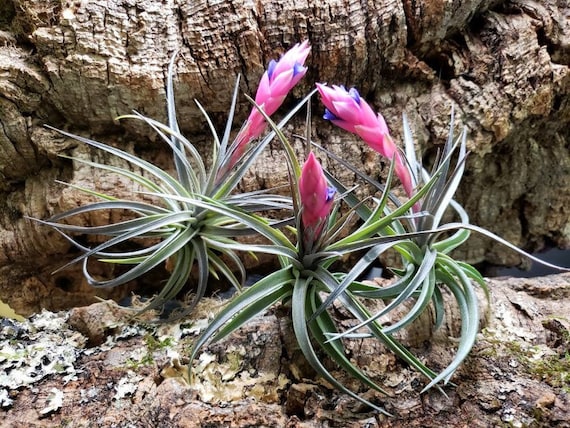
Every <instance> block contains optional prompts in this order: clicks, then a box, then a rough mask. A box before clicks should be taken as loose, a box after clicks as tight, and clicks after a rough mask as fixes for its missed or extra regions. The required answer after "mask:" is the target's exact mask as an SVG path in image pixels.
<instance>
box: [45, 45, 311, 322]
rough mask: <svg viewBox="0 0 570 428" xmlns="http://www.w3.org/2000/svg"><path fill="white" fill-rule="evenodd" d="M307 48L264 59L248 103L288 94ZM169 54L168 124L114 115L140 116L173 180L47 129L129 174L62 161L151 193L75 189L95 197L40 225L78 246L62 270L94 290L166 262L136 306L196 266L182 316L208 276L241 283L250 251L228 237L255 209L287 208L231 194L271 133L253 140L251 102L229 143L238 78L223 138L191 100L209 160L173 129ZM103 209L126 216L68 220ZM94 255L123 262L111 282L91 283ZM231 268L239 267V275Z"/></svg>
mask: <svg viewBox="0 0 570 428" xmlns="http://www.w3.org/2000/svg"><path fill="white" fill-rule="evenodd" d="M309 51H310V47H309V45H308V43H307V42H304V43H302V44H297V45H295V46H294V47H293V48H292V49H291V50H290V51H288V52H287V53H285V54H284V55H283V57H282V58H281V60H279V61H272V62H271V63H270V65H269V69H268V70H267V71H266V72H265V74H264V75H263V77H262V79H261V82H260V85H259V89H258V91H257V95H256V102H257V103H258V104H259V105H260V106H261V107H260V108H261V110H264V111H265V114H267V115H270V114H272V113H274V112H275V111H276V110H277V109H278V107H279V106H280V105H281V103H282V102H283V101H284V99H285V97H286V95H287V93H288V92H289V91H290V90H291V89H292V88H293V87H294V86H295V85H296V84H297V83H298V82H299V80H300V79H301V78H302V77H303V76H304V75H305V73H306V71H307V69H306V67H305V66H304V62H305V60H306V58H307V56H308V54H309ZM175 57H176V54H174V55H173V57H172V60H171V62H170V65H169V68H168V78H167V87H166V101H167V113H168V125H166V124H163V123H160V122H158V121H156V120H154V119H151V118H148V117H145V116H143V115H142V114H139V113H137V112H135V113H134V114H132V115H126V116H121V117H119V119H127V118H130V119H136V120H141V121H143V122H144V123H146V124H147V125H149V126H150V127H151V128H152V129H153V130H154V131H155V132H156V133H157V134H158V135H159V136H160V137H161V139H162V141H164V142H165V143H166V144H168V145H169V146H170V148H171V149H172V153H173V159H174V165H175V168H176V177H173V176H172V175H170V174H168V173H167V172H165V171H163V170H162V169H160V168H159V167H157V166H155V165H153V164H151V163H150V162H147V161H145V160H143V159H141V158H139V157H137V156H135V155H133V154H130V153H127V152H125V151H123V150H120V149H117V148H115V147H112V146H109V145H107V144H103V143H100V142H97V141H94V140H91V139H87V138H84V137H80V136H77V135H73V134H70V133H67V132H64V131H61V130H57V129H56V131H58V132H59V133H61V134H63V135H65V136H67V137H71V138H74V139H76V140H79V141H80V142H83V143H85V144H88V145H90V146H92V147H94V148H97V149H100V150H103V151H105V152H108V153H110V154H112V155H114V156H117V157H118V158H121V159H123V160H125V161H126V162H128V163H129V164H130V165H132V166H133V170H132V171H131V170H130V169H128V168H123V167H116V166H111V165H106V164H101V163H96V162H91V161H88V160H85V159H78V158H69V159H72V160H74V161H76V162H81V163H83V164H87V165H89V166H91V167H94V168H98V169H101V170H105V171H107V172H110V173H114V174H119V175H121V176H124V177H126V178H128V179H130V180H132V181H133V182H134V183H136V184H138V185H139V186H140V187H141V188H142V189H143V190H142V192H141V193H146V194H150V195H151V198H153V200H154V201H157V203H149V202H144V201H142V200H140V198H137V195H134V198H133V199H132V200H126V199H117V198H115V197H114V196H112V195H108V194H103V193H100V192H97V191H96V190H90V189H84V188H81V189H80V190H83V191H85V192H86V193H89V194H92V195H94V196H96V197H97V198H99V199H100V201H98V202H95V203H92V204H89V205H85V206H82V207H79V208H76V209H72V210H70V211H67V212H64V213H61V214H57V215H55V216H53V217H52V218H50V219H48V220H46V221H41V223H43V224H46V225H49V226H51V227H53V228H55V229H56V230H58V231H59V232H61V233H62V234H63V235H64V236H65V237H66V238H67V239H68V240H69V241H71V242H72V243H73V244H74V245H75V246H77V247H78V248H79V249H81V250H82V254H81V255H80V256H79V257H77V258H76V259H74V260H72V261H71V262H70V263H68V264H66V265H65V266H63V267H62V269H63V268H65V267H66V266H68V265H70V264H72V263H76V262H82V263H83V273H84V275H85V277H86V278H87V280H88V282H89V284H91V285H92V286H94V287H115V286H118V285H120V284H124V283H126V282H128V281H131V280H134V279H136V278H138V277H140V276H141V275H144V274H145V273H147V272H149V271H150V270H151V269H153V268H155V267H157V266H159V265H163V264H167V265H168V268H169V270H170V276H169V278H168V280H167V282H166V284H165V285H164V286H163V287H162V289H161V291H160V292H159V294H158V295H157V296H156V297H155V298H154V299H153V300H152V301H151V302H150V303H149V304H148V305H147V306H146V307H145V309H151V308H158V307H160V306H162V305H163V304H164V303H165V302H166V301H168V300H170V299H172V298H174V297H175V296H176V295H177V294H178V293H179V292H180V291H181V290H182V288H183V286H184V285H185V284H186V282H187V280H188V278H189V277H190V275H191V272H192V269H193V267H194V266H197V284H196V286H195V287H194V290H193V291H194V293H195V296H194V299H193V301H192V302H191V304H190V305H188V307H187V308H186V309H185V311H183V312H182V313H179V314H177V315H180V316H182V315H183V314H184V313H188V312H189V311H191V310H192V308H193V307H194V306H195V304H196V303H197V302H198V300H199V299H200V298H201V297H202V296H203V295H204V293H205V290H206V286H207V283H208V278H209V276H210V275H213V276H215V277H219V276H220V275H221V276H222V277H224V278H225V279H226V280H227V281H229V283H230V284H231V285H233V286H234V287H236V288H237V289H240V287H241V284H242V283H243V281H244V278H245V268H244V266H243V264H242V261H241V260H240V258H239V257H238V255H237V251H250V249H249V247H248V246H247V245H246V244H243V243H237V241H234V239H233V238H234V237H237V236H240V235H246V234H252V233H257V232H256V231H255V230H254V229H251V228H250V226H249V222H248V220H249V219H250V218H256V219H257V214H256V213H257V212H262V211H265V210H271V209H283V208H285V209H290V208H291V200H290V198H288V197H282V196H278V195H272V194H270V193H269V192H252V193H244V194H239V195H236V194H233V193H232V192H233V191H234V189H235V187H236V186H237V184H238V183H239V181H240V180H241V179H242V177H243V176H244V174H245V172H246V171H247V169H248V168H249V167H250V166H251V164H252V163H253V162H254V161H255V160H256V158H257V157H258V155H259V154H260V153H261V151H262V150H263V148H264V147H265V146H266V145H267V144H268V143H269V142H270V141H271V139H272V138H273V136H274V132H271V133H269V134H268V135H267V136H265V137H264V138H261V139H259V140H258V141H257V142H256V143H253V141H254V140H256V139H258V138H259V137H260V136H261V135H262V134H263V131H264V128H265V118H264V116H263V115H260V113H259V111H260V110H259V109H258V107H256V108H254V109H253V110H252V113H251V114H250V116H249V118H248V119H247V121H246V122H245V124H244V126H243V127H242V129H241V130H240V131H239V132H238V134H237V136H236V138H235V139H234V140H233V142H232V140H231V130H232V122H233V116H234V111H235V108H236V103H237V98H238V88H239V77H238V80H237V82H236V86H235V89H234V92H233V99H232V103H231V107H230V111H229V115H228V119H227V124H226V127H225V132H224V134H223V136H221V137H219V136H218V134H217V132H216V130H215V127H214V125H213V123H212V121H211V120H210V118H209V116H208V114H207V113H206V111H205V110H204V109H203V107H202V106H201V105H200V103H199V102H198V101H196V104H197V106H198V108H199V109H200V110H201V112H202V113H203V115H204V117H205V119H206V122H207V124H208V128H209V129H210V131H211V134H212V140H213V141H212V156H211V163H210V164H209V165H207V164H206V162H205V161H204V159H203V157H202V156H201V154H200V153H199V152H198V150H197V149H196V148H195V146H194V145H193V144H192V143H191V142H190V141H189V140H188V139H186V138H185V137H184V136H183V135H182V134H181V133H180V129H179V125H178V121H177V118H176V110H175V103H174V91H173V68H174V60H175ZM307 99H308V97H307V98H306V99H305V100H303V101H301V102H300V103H299V104H298V105H297V107H295V108H293V109H292V110H291V111H290V112H289V114H287V115H286V117H285V118H284V119H283V120H282V121H281V122H280V124H279V125H278V126H277V128H276V129H279V128H280V127H282V126H284V125H285V124H286V123H287V121H288V120H289V119H290V118H291V117H292V116H293V115H294V114H295V112H296V111H297V110H298V109H299V108H301V106H303V104H304V103H305V102H306V101H307ZM51 129H54V128H51ZM64 157H65V156H64ZM137 169H138V170H140V171H142V173H138V172H134V171H135V170H137ZM71 186H73V185H71ZM109 211H116V212H120V213H121V214H122V218H125V215H126V216H127V218H128V219H127V220H124V221H120V222H118V223H114V224H109V225H104V226H76V225H73V224H69V222H70V220H72V219H73V217H75V216H78V215H81V214H85V213H97V212H109ZM254 224H256V225H261V226H259V227H266V226H267V224H269V220H264V219H262V218H261V217H260V218H259V219H258V220H256V221H255V222H254ZM77 235H97V236H102V237H105V238H106V240H105V241H104V242H103V243H101V244H99V245H96V246H94V247H93V248H88V247H86V246H85V245H83V244H81V243H80V242H79V241H78V240H77V239H76V238H74V236H77ZM148 238H150V239H151V240H152V241H150V242H154V243H152V244H151V245H148V242H149V241H148V240H147V241H146V245H145V241H143V243H142V244H140V246H139V247H137V248H136V249H135V250H124V247H122V246H123V245H124V244H126V243H131V245H132V243H133V242H135V243H136V242H139V243H140V240H141V239H148ZM227 241H231V242H234V243H235V246H234V247H232V249H229V248H228V247H226V246H225V245H224V244H225V243H226V242H227ZM93 258H95V259H97V260H98V261H99V262H105V263H113V264H118V265H125V266H128V268H127V269H126V271H125V272H124V273H121V274H120V275H118V276H116V277H114V278H111V279H104V280H102V279H97V278H95V277H94V275H92V274H91V273H90V260H91V259H93ZM234 272H239V275H236V274H235V273H234ZM238 277H239V278H238Z"/></svg>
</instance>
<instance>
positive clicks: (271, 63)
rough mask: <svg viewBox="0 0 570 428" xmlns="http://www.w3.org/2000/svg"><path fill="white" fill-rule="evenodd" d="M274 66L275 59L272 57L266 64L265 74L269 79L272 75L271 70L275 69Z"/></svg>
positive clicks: (275, 64)
mask: <svg viewBox="0 0 570 428" xmlns="http://www.w3.org/2000/svg"><path fill="white" fill-rule="evenodd" d="M275 67H277V61H275V60H274V59H272V60H271V61H270V62H269V65H268V66H267V76H268V77H269V80H271V78H272V77H273V72H274V71H275Z"/></svg>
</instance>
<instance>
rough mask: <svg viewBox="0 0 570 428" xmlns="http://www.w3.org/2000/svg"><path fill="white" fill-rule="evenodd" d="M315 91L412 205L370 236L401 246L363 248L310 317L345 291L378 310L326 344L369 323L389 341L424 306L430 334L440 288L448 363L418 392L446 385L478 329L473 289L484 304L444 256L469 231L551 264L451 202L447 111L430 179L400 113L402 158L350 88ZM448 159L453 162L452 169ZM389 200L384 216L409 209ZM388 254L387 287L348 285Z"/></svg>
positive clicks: (473, 275) (453, 183) (364, 215)
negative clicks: (450, 329) (451, 318)
mask: <svg viewBox="0 0 570 428" xmlns="http://www.w3.org/2000/svg"><path fill="white" fill-rule="evenodd" d="M317 87H318V90H319V93H320V95H321V100H322V101H323V104H324V105H325V107H326V108H327V110H326V111H325V115H324V118H325V119H327V120H330V121H331V122H332V123H334V124H336V125H338V126H340V127H341V128H343V129H346V130H349V131H351V132H355V133H356V134H358V135H359V136H360V137H361V138H362V139H363V140H364V141H365V142H366V143H368V145H369V146H370V147H372V148H373V149H375V150H376V151H378V152H379V153H380V154H382V155H384V156H389V157H391V158H392V160H393V166H395V170H396V174H397V175H398V176H399V178H400V180H401V181H402V184H403V186H404V188H405V190H406V193H407V194H408V195H409V196H410V197H411V199H410V200H417V202H416V203H415V204H414V207H413V209H412V210H411V211H409V212H408V213H407V215H404V216H400V217H398V218H395V219H394V220H393V221H392V222H391V223H390V224H389V225H388V226H387V227H385V228H384V229H380V230H379V231H378V232H379V234H380V236H404V235H406V234H411V235H413V236H412V237H410V238H409V239H407V240H406V241H395V242H393V243H389V244H382V245H378V246H376V247H373V248H371V249H370V250H369V251H368V252H367V253H366V254H365V255H364V256H363V257H362V258H361V259H360V260H359V261H358V262H357V263H356V264H355V265H354V267H353V268H352V269H351V271H350V272H348V273H347V274H346V276H345V277H344V280H343V281H342V282H341V284H340V286H339V287H338V288H336V289H335V290H334V292H332V293H331V294H330V295H329V296H328V298H327V299H326V300H325V302H324V303H323V305H322V306H321V307H320V308H319V309H318V310H317V311H316V313H317V314H319V313H320V312H321V311H324V310H326V308H328V307H329V305H331V304H332V302H333V301H334V300H335V299H337V298H340V297H341V296H342V295H343V294H344V293H346V292H347V291H350V292H351V293H352V294H353V295H355V296H359V297H367V298H371V299H381V300H384V301H385V302H386V306H385V307H384V308H383V309H382V310H380V311H379V312H377V313H375V314H373V315H371V316H370V317H369V318H368V319H367V320H365V321H363V322H361V323H359V324H357V325H355V326H353V327H352V328H349V329H347V330H345V331H343V332H342V333H338V334H335V335H330V336H329V340H331V341H337V340H340V339H342V338H350V337H358V338H361V337H363V335H362V334H359V333H357V332H358V331H360V330H361V329H362V328H364V327H368V328H370V326H371V325H376V326H377V328H379V329H381V331H382V332H383V333H384V334H386V335H389V336H391V335H392V334H394V333H395V332H397V331H399V330H401V329H403V328H405V327H407V326H409V325H410V324H411V323H412V322H413V321H414V320H415V319H417V318H418V317H419V316H420V315H421V314H422V313H423V311H424V310H426V309H427V308H428V307H429V306H430V303H431V304H432V307H433V308H434V310H435V314H436V316H435V324H434V329H437V328H438V327H439V326H440V325H441V324H442V322H443V319H444V304H443V300H444V293H443V290H442V288H443V287H446V288H447V289H448V290H449V291H450V292H451V294H452V295H453V297H454V298H455V301H456V303H457V306H458V307H459V311H460V315H461V337H460V340H459V345H458V349H457V353H456V355H455V358H454V359H453V361H451V362H450V364H449V365H448V366H447V367H446V368H445V369H444V370H442V371H441V372H440V373H439V374H438V375H437V376H435V377H434V378H432V379H431V381H430V382H429V384H428V385H427V386H426V387H425V388H424V391H425V390H427V389H429V388H430V387H432V386H434V385H436V384H437V383H438V382H440V381H442V380H443V381H444V383H447V382H448V381H449V380H450V378H451V376H452V375H453V373H454V372H455V370H456V369H457V368H458V367H459V365H460V364H461V363H462V362H463V360H464V359H465V358H466V357H467V355H468V354H469V352H470V350H471V349H472V347H473V345H474V343H475V339H476V336H477V333H478V331H479V321H480V314H479V307H478V301H477V296H476V293H475V289H474V284H476V285H479V286H480V287H482V288H483V290H484V291H485V293H486V294H487V298H488V290H487V286H486V283H485V280H484V278H483V277H482V276H481V274H480V273H479V272H478V271H477V270H476V269H475V268H474V267H473V266H471V265H469V264H467V263H465V262H462V261H458V260H455V259H454V258H453V257H452V255H451V254H450V253H451V251H452V250H454V249H455V248H457V247H459V246H460V245H461V244H463V243H464V242H465V241H466V240H467V239H468V238H469V235H470V232H471V231H475V232H478V233H480V234H483V235H485V236H487V237H490V238H492V239H494V240H496V241H497V242H499V243H501V244H503V245H505V246H507V247H509V248H511V249H512V250H514V251H517V252H519V253H520V254H522V255H524V256H526V257H529V258H530V259H532V260H534V261H536V262H538V263H542V264H545V265H548V266H551V267H555V266H553V265H550V264H548V263H545V262H543V261H541V260H539V259H537V258H535V257H533V256H531V255H529V254H527V253H525V252H524V251H522V250H520V249H518V248H517V247H516V246H514V245H512V244H510V243H508V242H507V241H505V240H503V239H502V238H500V237H498V236H496V235H494V234H492V233H491V232H488V231H486V230H485V229H482V228H479V227H477V226H473V225H471V224H470V223H469V217H468V215H467V213H466V212H465V210H464V209H463V208H462V207H461V205H460V204H459V203H457V202H456V201H455V200H453V196H454V194H455V192H456V190H457V188H458V186H459V183H460V181H461V177H462V174H463V171H464V168H465V160H466V157H467V151H466V139H467V132H466V130H465V129H464V130H463V131H462V132H461V133H460V135H459V136H458V137H457V138H456V136H455V132H454V115H453V112H452V115H451V125H450V130H449V136H448V140H447V142H446V144H445V146H444V149H443V151H442V153H440V155H439V156H438V158H437V159H436V162H435V164H434V168H433V171H432V173H431V174H430V173H428V172H427V171H426V170H425V169H424V168H423V167H422V165H421V163H419V162H418V161H417V158H416V154H415V146H414V141H413V138H412V132H411V130H410V127H409V124H408V121H407V119H406V116H405V115H404V119H403V125H404V143H405V153H406V155H405V156H403V155H402V154H400V153H398V148H397V147H396V146H395V144H394V143H393V140H392V138H391V137H390V135H389V131H388V128H387V126H386V122H385V121H384V119H383V117H382V116H381V115H380V114H377V115H376V114H374V113H373V111H372V109H371V108H370V106H369V105H368V104H367V103H366V101H364V100H362V99H361V98H360V96H359V94H358V91H357V90H356V89H354V88H352V89H350V90H349V91H347V90H346V89H345V88H344V87H340V86H334V87H333V88H329V87H326V86H324V85H317ZM363 124H364V125H363ZM327 153H328V154H329V155H330V156H331V157H333V158H335V159H336V160H337V161H339V162H341V163H342V164H343V165H345V166H346V167H348V168H350V169H351V170H352V171H354V172H355V173H356V174H358V175H359V176H360V177H362V178H363V179H365V180H366V182H368V183H369V184H372V185H373V186H375V187H376V188H377V190H378V191H381V192H385V191H386V186H389V180H388V182H387V183H386V185H382V184H380V183H378V182H376V181H374V180H372V179H370V178H369V177H367V176H365V175H364V174H362V173H360V171H358V170H357V169H356V168H355V167H353V166H351V165H349V164H347V163H346V162H344V161H343V160H342V159H339V158H338V157H337V156H335V155H333V154H332V153H330V152H327ZM456 153H457V159H456V161H455V165H453V159H454V156H455V154H456ZM329 178H330V179H331V182H332V183H333V184H334V185H335V186H336V187H337V189H339V190H340V191H344V190H345V186H343V185H342V184H341V183H340V182H338V181H337V180H335V179H334V177H332V176H330V175H329ZM426 189H427V190H426ZM419 193H423V195H422V197H421V198H419V199H418V198H417V195H418V194H419ZM345 200H346V202H347V203H348V204H349V205H350V206H352V207H354V208H355V209H356V211H357V212H358V214H359V216H360V217H361V219H362V221H364V222H368V221H369V219H370V218H371V217H372V216H374V212H375V210H376V209H377V208H374V210H373V209H370V208H369V207H367V206H366V204H364V203H363V201H361V200H359V199H358V198H356V196H354V195H353V194H349V195H347V196H346V197H345ZM391 201H392V203H393V205H394V207H395V208H390V206H389V205H385V206H384V207H383V209H384V213H385V215H390V214H391V213H392V212H393V211H392V210H394V209H395V210H396V211H400V210H401V207H402V206H403V205H407V204H409V202H407V203H406V204H404V202H403V201H400V200H398V198H396V197H394V196H393V195H392V198H391ZM446 212H447V213H448V214H450V213H453V212H455V216H456V218H457V220H458V221H454V222H451V223H447V224H442V219H443V216H444V213H446ZM388 248H393V249H395V250H396V251H397V252H398V253H399V254H400V256H401V262H402V266H401V267H398V268H392V269H391V271H392V272H393V273H394V274H395V275H396V280H395V281H394V282H393V284H391V285H390V286H387V287H378V286H376V285H370V284H365V283H360V286H358V285H356V282H357V281H356V279H357V278H359V277H361V276H362V274H363V273H364V272H365V271H366V269H368V268H369V266H370V265H371V263H373V262H374V261H376V260H377V258H378V257H379V256H380V255H381V254H382V253H383V252H385V251H386V250H387V249H388ZM406 301H410V302H412V304H411V305H410V306H411V309H409V311H408V312H407V313H405V314H404V315H402V316H401V317H400V318H399V319H393V320H392V321H391V323H390V324H389V325H382V324H381V323H380V322H379V319H380V318H381V317H383V316H385V315H388V314H390V313H391V312H392V311H394V309H396V308H398V307H400V306H401V305H402V303H404V302H406ZM368 335H369V334H368ZM364 336H366V335H364Z"/></svg>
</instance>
